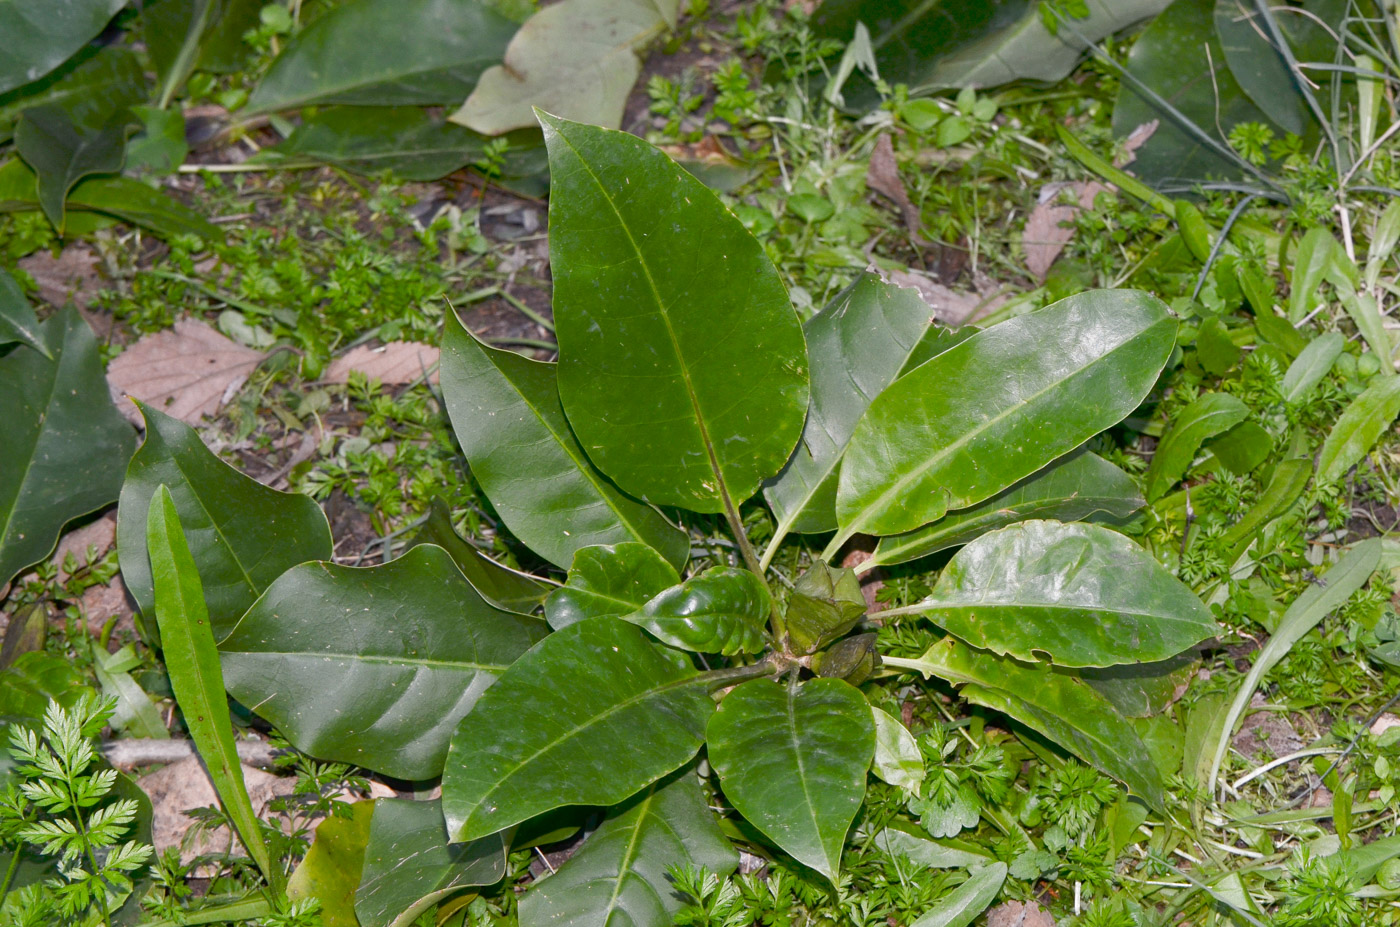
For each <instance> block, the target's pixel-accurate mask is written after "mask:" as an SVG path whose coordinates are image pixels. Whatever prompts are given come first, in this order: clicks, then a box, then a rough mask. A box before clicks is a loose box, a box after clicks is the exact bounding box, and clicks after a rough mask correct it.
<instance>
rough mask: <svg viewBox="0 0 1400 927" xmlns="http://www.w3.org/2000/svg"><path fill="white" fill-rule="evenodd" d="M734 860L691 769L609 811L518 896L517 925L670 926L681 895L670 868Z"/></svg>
mask: <svg viewBox="0 0 1400 927" xmlns="http://www.w3.org/2000/svg"><path fill="white" fill-rule="evenodd" d="M738 865H739V854H738V853H736V852H735V850H734V848H733V847H732V846H730V844H729V841H728V840H726V839H725V837H724V834H723V833H721V832H720V829H719V825H718V823H717V822H716V821H715V816H714V812H712V811H710V808H709V805H707V804H706V802H705V796H704V795H703V794H702V793H701V791H700V785H699V783H698V782H697V781H696V779H695V773H694V771H693V770H691V769H685V770H682V771H681V772H680V773H678V774H676V775H675V776H672V777H670V778H669V779H667V780H663V781H661V782H655V783H653V784H652V785H650V786H649V787H647V788H646V789H645V790H643V791H642V792H641V793H640V794H638V795H636V796H633V797H632V798H631V799H629V800H628V801H626V802H625V803H623V804H621V805H619V806H617V807H615V808H613V809H611V810H610V811H609V812H608V817H607V819H606V820H604V821H603V823H602V824H601V825H599V826H598V829H597V830H595V831H594V832H593V833H592V834H590V835H589V837H588V839H587V840H585V841H584V843H583V847H582V848H581V849H580V850H579V851H578V852H577V853H575V854H574V855H573V856H571V857H569V859H568V861H567V862H565V863H564V865H562V866H560V867H559V871H558V872H556V873H554V874H553V875H551V876H549V877H548V878H546V879H544V880H543V881H540V882H538V883H536V885H535V886H534V887H533V888H532V889H531V890H530V891H529V892H527V893H526V894H525V896H524V897H523V898H521V900H520V925H521V927H624V925H625V927H669V925H670V924H671V922H672V919H673V918H674V916H675V914H676V912H677V911H679V910H680V908H681V906H682V905H683V904H684V899H683V898H682V897H681V896H680V895H679V894H678V893H677V892H676V888H675V884H674V881H673V879H672V877H671V875H670V870H671V869H672V868H673V867H675V868H684V867H687V866H689V867H694V868H697V869H699V868H703V869H705V870H706V871H708V872H712V873H714V874H715V875H717V876H720V877H721V878H722V877H724V876H726V875H728V874H729V873H731V872H733V871H734V870H735V869H736V868H738Z"/></svg>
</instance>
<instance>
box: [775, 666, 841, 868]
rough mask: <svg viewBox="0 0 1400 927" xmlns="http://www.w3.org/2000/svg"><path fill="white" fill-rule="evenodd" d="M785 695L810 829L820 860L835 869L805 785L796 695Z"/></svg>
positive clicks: (789, 734) (804, 768)
mask: <svg viewBox="0 0 1400 927" xmlns="http://www.w3.org/2000/svg"><path fill="white" fill-rule="evenodd" d="M785 695H786V700H787V725H788V742H789V743H790V744H791V745H792V755H793V761H794V763H795V764H796V766H797V781H798V782H800V783H801V784H802V800H803V801H804V802H806V804H807V814H808V816H809V817H810V818H811V819H812V827H813V829H814V830H815V831H816V834H817V846H818V848H819V849H820V850H821V853H822V859H823V860H825V861H826V864H827V868H828V869H833V868H835V867H833V866H832V865H831V858H830V857H829V856H828V855H827V852H826V844H825V843H824V842H823V840H822V831H821V827H820V826H819V825H818V824H817V807H816V805H815V804H813V802H812V791H811V789H810V788H809V787H808V783H807V764H806V763H804V762H803V761H802V742H801V740H800V738H799V737H798V735H797V693H796V691H795V690H793V689H791V688H790V689H788V691H787V692H786V693H785Z"/></svg>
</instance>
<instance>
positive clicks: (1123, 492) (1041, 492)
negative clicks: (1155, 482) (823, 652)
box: [861, 450, 1143, 570]
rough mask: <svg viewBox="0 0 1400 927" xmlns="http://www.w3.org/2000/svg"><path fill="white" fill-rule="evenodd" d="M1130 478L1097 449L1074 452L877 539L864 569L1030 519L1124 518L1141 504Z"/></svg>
mask: <svg viewBox="0 0 1400 927" xmlns="http://www.w3.org/2000/svg"><path fill="white" fill-rule="evenodd" d="M1142 504H1143V500H1142V495H1141V493H1139V492H1138V488H1137V484H1136V483H1134V482H1133V478H1132V477H1131V476H1129V475H1128V474H1126V473H1124V472H1123V471H1122V470H1120V469H1118V468H1117V467H1115V466H1114V465H1113V464H1111V463H1109V462H1108V461H1106V460H1104V459H1103V458H1102V457H1100V456H1098V455H1097V454H1091V453H1089V452H1088V451H1084V450H1080V451H1075V452H1074V453H1072V454H1070V455H1069V456H1068V457H1065V458H1062V459H1061V460H1057V461H1055V462H1054V463H1052V464H1050V466H1048V467H1045V468H1044V469H1042V470H1039V471H1037V472H1036V473H1033V474H1032V475H1030V476H1028V477H1026V478H1025V479H1024V480H1022V481H1021V482H1019V483H1017V484H1016V485H1014V486H1012V487H1011V488H1010V489H1007V490H1006V491H1004V492H1001V493H998V494H997V495H995V496H992V497H991V498H990V499H988V500H986V501H985V502H979V503H977V504H976V505H974V506H971V507H969V508H965V509H958V510H957V511H956V512H949V513H948V514H947V515H944V516H943V517H942V518H940V519H939V520H938V521H936V522H934V523H933V524H931V525H926V526H925V527H923V528H919V529H917V530H915V531H910V532H909V533H907V534H896V535H893V536H891V537H885V538H881V539H880V543H879V544H877V545H875V553H874V554H873V555H872V556H871V558H870V559H869V560H867V561H866V562H865V563H863V564H861V569H862V570H869V569H874V568H875V567H877V566H883V565H885V564H890V563H904V562H905V561H908V560H914V559H917V558H919V557H925V556H928V555H929V554H932V553H937V552H938V551H940V550H946V549H947V548H949V547H958V546H960V545H963V544H966V543H967V542H969V541H972V540H974V539H976V538H978V537H981V536H982V535H983V534H985V533H987V532H988V531H993V530H995V529H997V528H1004V527H1006V526H1007V525H1011V524H1015V523H1016V522H1018V521H1025V520H1026V519H1029V518H1054V519H1057V520H1059V521H1075V520H1077V519H1080V518H1087V517H1089V516H1090V515H1093V514H1096V513H1099V512H1104V513H1107V514H1108V515H1110V516H1113V517H1116V518H1125V517H1127V516H1129V515H1131V514H1133V512H1136V511H1137V510H1138V509H1140V508H1142Z"/></svg>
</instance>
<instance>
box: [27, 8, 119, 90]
mask: <svg viewBox="0 0 1400 927" xmlns="http://www.w3.org/2000/svg"><path fill="white" fill-rule="evenodd" d="M124 6H126V0H47V2H44V3H35V2H33V0H0V36H4V42H5V56H4V57H3V58H0V93H4V92H5V91H7V90H10V89H11V88H13V87H18V86H20V85H21V84H27V83H29V82H30V81H35V80H38V79H39V78H41V77H43V76H44V75H45V74H47V73H49V72H50V71H52V70H53V69H54V68H56V67H58V66H59V65H60V64H62V63H63V62H64V61H66V60H67V59H68V57H69V56H70V55H72V54H73V53H74V52H76V51H78V49H80V48H82V47H83V46H84V45H86V44H87V42H88V40H89V39H91V38H92V37H93V36H95V35H97V33H99V32H101V31H102V27H103V26H105V25H107V21H108V20H110V19H111V18H112V17H113V16H114V15H116V12H117V10H120V9H121V8H122V7H124Z"/></svg>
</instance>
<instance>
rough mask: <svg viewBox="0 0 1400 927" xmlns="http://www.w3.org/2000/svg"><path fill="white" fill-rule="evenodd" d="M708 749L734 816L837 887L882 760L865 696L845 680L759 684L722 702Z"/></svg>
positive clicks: (745, 686) (744, 687) (763, 681)
mask: <svg viewBox="0 0 1400 927" xmlns="http://www.w3.org/2000/svg"><path fill="white" fill-rule="evenodd" d="M706 742H707V743H708V745H709V757H710V763H711V764H713V765H714V767H715V771H716V772H718V773H719V776H720V782H721V784H722V785H723V787H724V795H725V797H726V798H728V799H729V801H730V803H731V804H733V805H734V808H735V809H736V810H737V811H738V812H739V813H740V814H742V815H743V816H744V817H745V818H746V819H747V820H748V821H749V822H750V823H752V824H753V825H754V826H755V827H757V828H758V829H759V830H761V831H763V833H764V834H766V835H767V836H768V837H769V839H771V840H772V841H773V842H774V843H776V844H777V845H778V846H779V847H781V848H782V849H783V850H785V851H786V852H788V853H789V854H791V855H792V857H793V858H794V859H796V860H797V861H798V862H800V863H803V864H804V865H807V866H811V867H812V868H813V869H815V870H817V871H818V872H820V873H821V874H822V875H824V876H826V877H827V878H828V879H830V880H831V881H832V882H833V883H834V882H835V881H836V877H837V875H838V873H839V872H840V869H841V846H842V844H843V843H844V842H845V840H846V832H847V831H848V830H849V829H850V826H851V821H853V820H854V819H855V816H856V812H857V811H859V810H860V805H861V802H862V801H864V800H865V774H866V771H867V770H869V769H870V763H871V761H872V760H873V759H874V756H875V723H874V721H873V720H872V718H871V716H870V706H869V705H868V704H867V703H866V701H865V696H863V695H861V694H860V690H859V689H856V688H854V687H852V686H850V685H847V684H846V683H844V682H842V681H841V680H839V679H811V680H808V681H807V682H804V683H801V684H793V685H788V684H779V683H777V682H774V681H773V680H771V679H754V680H750V681H749V682H746V683H744V684H743V685H741V686H739V687H737V688H735V689H734V690H733V691H732V692H730V693H729V694H728V695H727V696H725V698H724V701H723V702H722V703H720V707H719V711H717V712H715V715H714V717H713V718H711V719H710V726H709V730H708V731H707V732H706Z"/></svg>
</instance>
